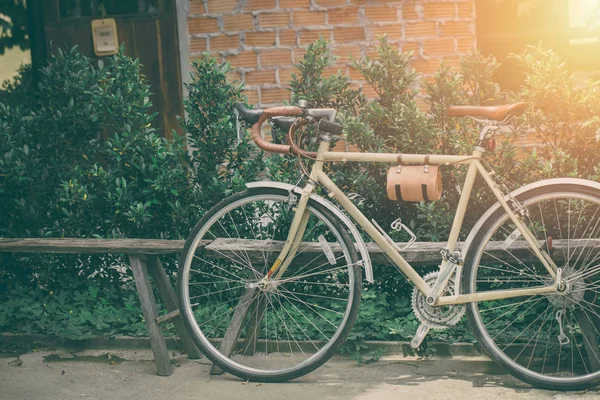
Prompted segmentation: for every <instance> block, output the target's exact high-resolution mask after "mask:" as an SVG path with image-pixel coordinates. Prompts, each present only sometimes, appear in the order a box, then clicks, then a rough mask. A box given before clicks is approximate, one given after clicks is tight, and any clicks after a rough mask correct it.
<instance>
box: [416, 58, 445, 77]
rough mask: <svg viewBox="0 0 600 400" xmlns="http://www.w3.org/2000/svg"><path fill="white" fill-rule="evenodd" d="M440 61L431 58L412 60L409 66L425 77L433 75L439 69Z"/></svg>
mask: <svg viewBox="0 0 600 400" xmlns="http://www.w3.org/2000/svg"><path fill="white" fill-rule="evenodd" d="M440 61H441V59H438V58H431V59H429V60H424V59H422V58H418V59H413V60H412V61H411V65H412V67H413V68H414V69H416V70H417V72H420V73H422V74H425V75H430V74H434V73H435V71H437V70H438V68H439V67H440Z"/></svg>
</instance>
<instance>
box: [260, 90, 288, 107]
mask: <svg viewBox="0 0 600 400" xmlns="http://www.w3.org/2000/svg"><path fill="white" fill-rule="evenodd" d="M289 99H290V91H289V90H287V89H277V88H275V89H261V91H260V102H261V104H275V103H283V102H284V101H286V100H289Z"/></svg>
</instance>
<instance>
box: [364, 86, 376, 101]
mask: <svg viewBox="0 0 600 400" xmlns="http://www.w3.org/2000/svg"><path fill="white" fill-rule="evenodd" d="M362 92H363V94H364V95H365V96H367V98H368V99H377V98H379V94H377V92H376V91H375V89H374V88H373V86H371V85H369V84H368V83H365V84H364V85H363V88H362Z"/></svg>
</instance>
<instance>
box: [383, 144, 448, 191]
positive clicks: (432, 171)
mask: <svg viewBox="0 0 600 400" xmlns="http://www.w3.org/2000/svg"><path fill="white" fill-rule="evenodd" d="M398 160H399V161H400V162H401V160H402V156H401V155H399V156H398ZM428 162H429V155H427V156H425V165H402V164H401V163H400V164H398V165H397V166H394V167H391V168H390V169H389V170H388V173H387V195H388V198H389V199H390V200H397V201H435V200H439V199H440V198H441V197H442V174H441V172H440V170H439V166H438V165H429V164H428Z"/></svg>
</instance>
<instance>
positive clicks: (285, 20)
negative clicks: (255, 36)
mask: <svg viewBox="0 0 600 400" xmlns="http://www.w3.org/2000/svg"><path fill="white" fill-rule="evenodd" d="M258 25H259V26H260V27H261V28H278V27H279V28H281V27H284V28H286V27H288V26H289V25H290V13H289V12H277V13H264V14H260V15H259V16H258Z"/></svg>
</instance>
